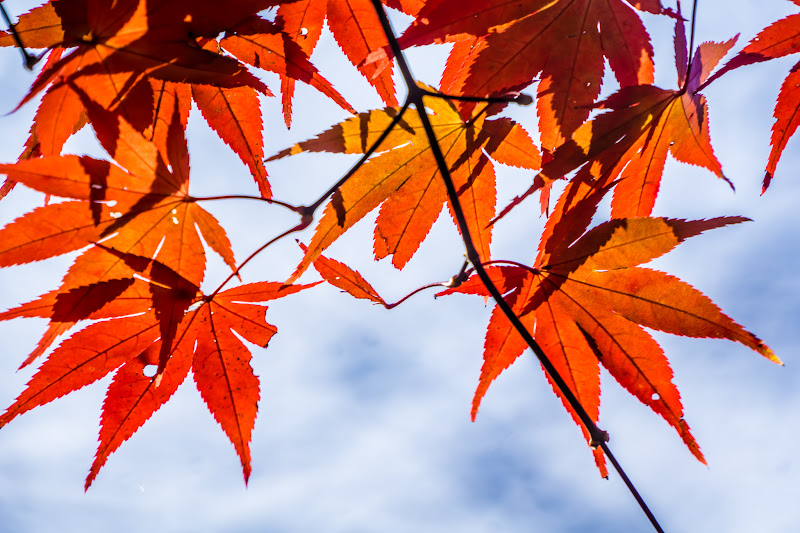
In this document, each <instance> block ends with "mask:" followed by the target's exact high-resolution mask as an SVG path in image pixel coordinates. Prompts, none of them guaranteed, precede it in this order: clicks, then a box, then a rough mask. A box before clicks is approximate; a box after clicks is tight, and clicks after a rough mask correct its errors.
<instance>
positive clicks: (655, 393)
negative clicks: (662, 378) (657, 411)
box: [650, 392, 661, 402]
mask: <svg viewBox="0 0 800 533" xmlns="http://www.w3.org/2000/svg"><path fill="white" fill-rule="evenodd" d="M650 399H651V400H653V401H654V402H657V401H658V400H660V399H661V396H659V395H658V393H657V392H654V393H653V395H652V396H650Z"/></svg>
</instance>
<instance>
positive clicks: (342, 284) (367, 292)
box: [300, 244, 386, 307]
mask: <svg viewBox="0 0 800 533" xmlns="http://www.w3.org/2000/svg"><path fill="white" fill-rule="evenodd" d="M300 247H301V248H302V249H303V251H304V252H305V251H306V250H307V248H306V247H305V246H304V245H302V244H301V245H300ZM314 269H315V270H316V271H317V272H318V273H319V275H320V276H322V278H323V279H324V280H325V281H327V282H328V283H330V284H331V285H333V286H334V287H338V288H339V289H341V290H343V291H344V292H346V293H348V294H349V295H350V296H352V297H353V298H357V299H359V300H369V301H371V302H373V303H376V304H380V305H382V306H384V307H386V301H384V299H383V298H381V296H380V295H379V294H378V292H377V291H376V290H375V289H373V288H372V285H370V284H369V282H367V280H365V279H364V278H363V276H361V274H359V273H358V272H356V271H355V270H353V269H352V268H350V267H348V266H347V265H345V264H344V263H342V262H340V261H336V260H335V259H330V258H328V257H325V256H324V255H320V256H318V257H317V258H316V259H314Z"/></svg>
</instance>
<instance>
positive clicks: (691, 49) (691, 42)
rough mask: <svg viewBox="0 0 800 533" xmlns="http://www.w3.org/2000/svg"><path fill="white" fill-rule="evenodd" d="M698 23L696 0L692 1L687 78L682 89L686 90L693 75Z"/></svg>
mask: <svg viewBox="0 0 800 533" xmlns="http://www.w3.org/2000/svg"><path fill="white" fill-rule="evenodd" d="M678 9H680V1H679V2H678ZM696 23H697V0H694V2H693V3H692V23H691V28H690V30H689V50H688V52H687V54H686V55H687V59H686V63H687V65H686V80H684V82H683V87H682V89H681V90H682V91H685V90H686V88H687V87H688V86H689V78H690V77H691V75H692V57H693V54H694V28H695V25H696Z"/></svg>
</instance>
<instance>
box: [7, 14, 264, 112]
mask: <svg viewBox="0 0 800 533" xmlns="http://www.w3.org/2000/svg"><path fill="white" fill-rule="evenodd" d="M273 3H274V2H244V3H241V4H237V5H238V6H239V9H230V10H226V15H225V16H219V15H217V16H213V15H212V14H211V13H210V12H208V9H209V7H208V6H206V7H201V6H202V5H204V4H203V3H198V2H169V3H167V4H163V5H162V3H157V4H156V5H153V4H152V3H150V2H147V0H124V1H121V2H116V3H115V4H114V5H113V6H112V7H110V8H109V6H107V5H105V3H103V2H99V1H98V0H89V1H86V2H73V3H68V2H57V3H55V4H54V8H53V9H45V8H41V9H35V10H33V11H31V12H30V13H27V14H26V15H23V16H22V17H20V24H23V25H24V27H25V28H26V32H27V33H29V34H30V35H35V38H34V39H33V40H34V42H35V43H36V44H37V45H39V46H46V47H48V48H54V47H60V48H72V47H76V48H75V49H74V50H73V51H72V52H70V53H68V54H67V55H66V56H64V57H62V58H61V59H59V60H58V61H56V62H54V63H52V64H49V65H47V66H46V68H45V69H44V70H43V71H42V72H41V73H40V75H39V77H38V78H37V80H36V81H35V82H34V84H33V85H32V87H31V89H30V91H29V92H28V94H27V95H26V96H25V98H23V100H22V102H21V103H20V105H22V104H24V103H25V102H27V101H28V100H30V99H31V98H33V97H34V96H35V95H36V94H38V93H39V91H41V90H42V89H43V88H44V87H45V86H47V85H48V84H50V83H51V82H57V83H66V82H72V83H75V84H76V85H77V86H79V87H80V88H81V89H82V90H83V91H84V92H85V93H86V94H88V95H89V96H90V97H91V98H92V100H94V101H96V102H99V103H101V105H103V107H106V108H107V107H109V106H108V102H109V101H111V102H114V101H120V100H122V99H124V98H125V97H126V96H127V94H128V91H129V90H130V89H131V88H133V87H135V86H137V83H136V82H137V81H138V80H139V79H140V78H141V77H142V76H144V75H146V76H148V77H152V78H157V79H162V80H164V81H175V82H189V83H213V84H214V85H217V86H221V87H228V88H230V87H239V86H242V85H249V86H251V87H254V88H256V89H258V90H260V91H264V92H266V91H267V88H266V86H265V85H264V84H263V83H262V82H261V81H259V80H258V79H257V78H255V77H254V76H253V75H252V74H250V73H249V72H248V71H247V69H246V68H245V67H244V66H243V65H242V64H241V63H239V62H238V61H236V60H235V59H233V58H230V57H226V56H223V55H220V54H217V53H214V52H210V51H208V50H205V49H203V48H201V47H199V46H198V45H197V41H196V39H197V37H200V36H204V35H215V34H217V33H219V32H220V31H222V30H224V29H226V28H228V27H230V25H232V24H234V23H235V22H238V21H239V20H241V19H243V18H245V17H246V16H247V15H249V14H250V13H252V12H254V11H250V10H255V11H258V10H259V9H261V8H264V7H267V6H269V5H273ZM212 21H213V22H212ZM54 25H58V26H61V28H62V31H63V33H61V32H54V31H53V30H52V27H53V26H54ZM48 39H49V40H48ZM8 44H10V43H8ZM129 120H130V119H129Z"/></svg>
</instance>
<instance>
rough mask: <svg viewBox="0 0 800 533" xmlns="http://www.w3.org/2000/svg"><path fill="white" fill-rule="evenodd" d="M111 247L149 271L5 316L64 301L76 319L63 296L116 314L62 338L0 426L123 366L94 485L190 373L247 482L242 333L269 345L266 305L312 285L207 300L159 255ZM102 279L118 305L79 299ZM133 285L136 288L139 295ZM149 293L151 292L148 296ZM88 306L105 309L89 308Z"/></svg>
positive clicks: (265, 287) (250, 397)
mask: <svg viewBox="0 0 800 533" xmlns="http://www.w3.org/2000/svg"><path fill="white" fill-rule="evenodd" d="M104 252H105V253H107V254H111V255H116V256H118V257H120V258H121V259H122V260H123V261H124V262H125V263H126V264H127V265H128V266H130V267H131V268H133V270H136V271H137V272H141V273H142V274H143V275H144V276H140V277H139V278H129V279H127V280H113V281H109V282H101V283H98V284H95V285H94V286H93V287H81V288H80V289H79V291H73V292H71V293H66V294H63V293H62V294H57V295H56V294H55V291H53V292H51V293H48V294H46V295H44V296H43V297H42V298H40V299H39V300H38V301H36V302H31V303H29V304H26V305H24V306H20V308H17V309H14V310H11V311H8V312H6V313H3V314H2V315H0V319H3V320H5V319H11V318H19V317H30V316H51V317H53V318H55V317H56V316H58V313H59V310H58V308H59V305H62V304H65V305H62V307H66V310H67V313H69V314H70V316H73V315H74V314H75V312H76V308H75V307H72V306H69V302H64V300H63V298H64V297H66V298H67V299H69V300H77V301H79V302H82V303H83V306H84V309H82V313H81V317H80V318H81V319H103V318H109V317H111V318H110V319H107V320H101V321H100V322H96V323H94V324H91V325H89V326H88V327H86V328H85V329H83V330H80V331H78V332H77V333H75V334H74V335H72V336H71V337H70V338H68V339H67V340H65V341H64V342H62V343H61V345H60V346H59V347H58V348H56V350H54V351H53V352H52V353H51V354H50V355H49V356H48V358H47V359H46V360H45V362H44V363H43V364H42V366H41V368H40V369H39V370H38V372H37V373H36V374H35V375H34V376H33V378H32V379H31V380H30V382H29V383H28V385H27V388H26V389H25V390H24V391H23V392H22V393H21V394H20V396H19V397H18V398H17V400H16V401H15V402H14V403H13V404H12V405H11V406H10V407H9V408H8V409H7V410H6V412H5V413H4V414H3V415H2V416H0V427H2V426H4V425H6V424H7V423H9V422H10V421H11V420H13V419H14V418H16V417H17V416H19V415H20V414H23V413H25V412H27V411H29V410H31V409H33V408H35V407H38V406H40V405H44V404H46V403H48V402H51V401H53V400H55V399H56V398H59V397H61V396H64V395H66V394H68V393H70V392H72V391H74V390H77V389H79V388H82V387H84V386H86V385H88V384H91V383H93V382H95V381H97V380H99V379H101V378H102V377H104V376H106V375H108V374H109V373H112V372H115V371H116V373H115V375H114V379H113V380H112V382H111V385H110V386H109V388H108V391H107V394H106V399H105V402H104V404H103V414H102V418H101V430H100V445H99V448H98V451H97V455H96V457H95V461H94V463H93V464H92V467H91V469H90V472H89V476H88V477H87V479H86V488H88V487H89V485H90V484H91V483H92V481H93V480H94V479H95V477H96V476H97V473H98V472H99V470H100V468H101V467H102V466H103V464H104V463H105V462H106V460H107V458H108V456H109V455H110V454H111V453H113V452H114V451H115V450H116V449H117V448H118V447H119V446H120V445H121V444H122V443H123V442H124V441H125V440H127V439H128V438H130V436H131V435H133V433H135V432H136V430H137V429H138V428H139V427H141V425H142V424H144V422H146V421H147V420H148V419H149V418H150V417H151V416H152V414H153V413H154V412H155V411H156V410H157V409H158V408H159V407H161V405H163V404H164V403H165V402H166V401H167V400H168V399H169V398H170V397H171V396H172V394H173V393H174V392H175V390H176V389H177V387H178V386H179V385H180V384H181V383H182V382H183V381H184V379H185V378H186V376H187V375H188V373H189V371H190V369H191V371H192V374H193V376H194V380H195V383H196V385H197V388H198V390H199V391H200V394H201V396H202V397H203V400H204V401H205V402H206V405H207V406H208V408H209V411H210V412H211V413H212V415H213V416H214V418H215V419H216V420H217V422H218V423H219V424H220V426H221V427H222V429H223V431H224V432H225V433H226V435H227V436H228V437H229V439H230V440H231V442H232V443H233V445H234V448H235V449H236V452H237V454H238V455H239V457H240V459H241V463H242V468H243V472H244V477H245V481H246V480H247V478H248V477H249V474H250V450H249V442H250V434H251V431H252V428H253V424H254V423H255V417H256V410H257V402H258V398H259V384H258V378H257V377H256V376H255V374H254V373H253V370H252V367H251V366H250V363H249V362H250V358H251V354H250V351H249V349H248V348H247V347H246V346H245V345H244V344H243V343H242V341H241V340H239V337H237V334H238V335H240V336H241V337H242V338H244V339H245V340H247V341H249V342H252V343H255V344H258V345H259V346H262V347H266V346H267V344H268V343H269V341H270V339H271V338H272V336H273V335H274V334H275V333H276V332H277V329H276V328H275V326H273V325H271V324H269V323H267V322H266V321H265V318H264V317H265V312H266V307H265V306H263V305H260V304H261V303H263V302H267V301H270V300H273V299H276V298H281V297H283V296H286V295H289V294H293V293H295V292H298V291H300V290H303V289H305V288H307V287H310V286H312V285H296V286H286V285H284V284H281V283H273V282H259V283H251V284H247V285H242V286H239V287H235V288H232V289H228V290H225V291H222V292H217V293H215V294H213V295H211V296H204V295H202V294H201V293H200V292H199V291H198V289H197V287H196V286H194V285H193V284H191V282H189V281H188V280H186V279H185V278H181V277H180V276H179V275H177V274H176V273H175V272H173V271H171V270H170V269H168V268H167V267H166V266H164V265H163V264H160V263H158V262H157V261H153V260H150V259H147V258H141V257H138V256H135V255H133V254H120V253H118V252H116V251H115V250H112V249H104ZM145 276H147V277H145ZM101 285H106V286H108V287H111V286H114V290H116V291H117V292H121V294H120V295H119V296H117V297H116V298H113V299H112V300H111V306H110V307H111V309H109V306H108V305H104V304H103V303H98V302H97V301H96V299H87V298H85V297H81V296H85V293H86V292H87V291H90V290H91V289H92V288H97V287H99V286H101ZM134 288H136V289H137V290H135V291H132V289H134ZM143 290H144V291H145V292H149V295H146V296H144V297H143V295H142V292H143ZM78 292H80V293H83V294H77V293H78ZM96 295H97V293H96V292H95V296H96ZM87 304H89V305H93V306H94V307H99V309H89V308H87ZM192 306H193V307H194V309H193V310H192V309H190V307H192ZM136 313H139V314H136ZM115 314H116V315H120V314H122V315H130V314H134V316H115ZM234 332H235V333H234ZM155 365H158V370H157V371H156V372H155V373H154V375H153V374H149V375H148V374H147V373H146V372H145V369H146V367H147V366H155Z"/></svg>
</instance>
